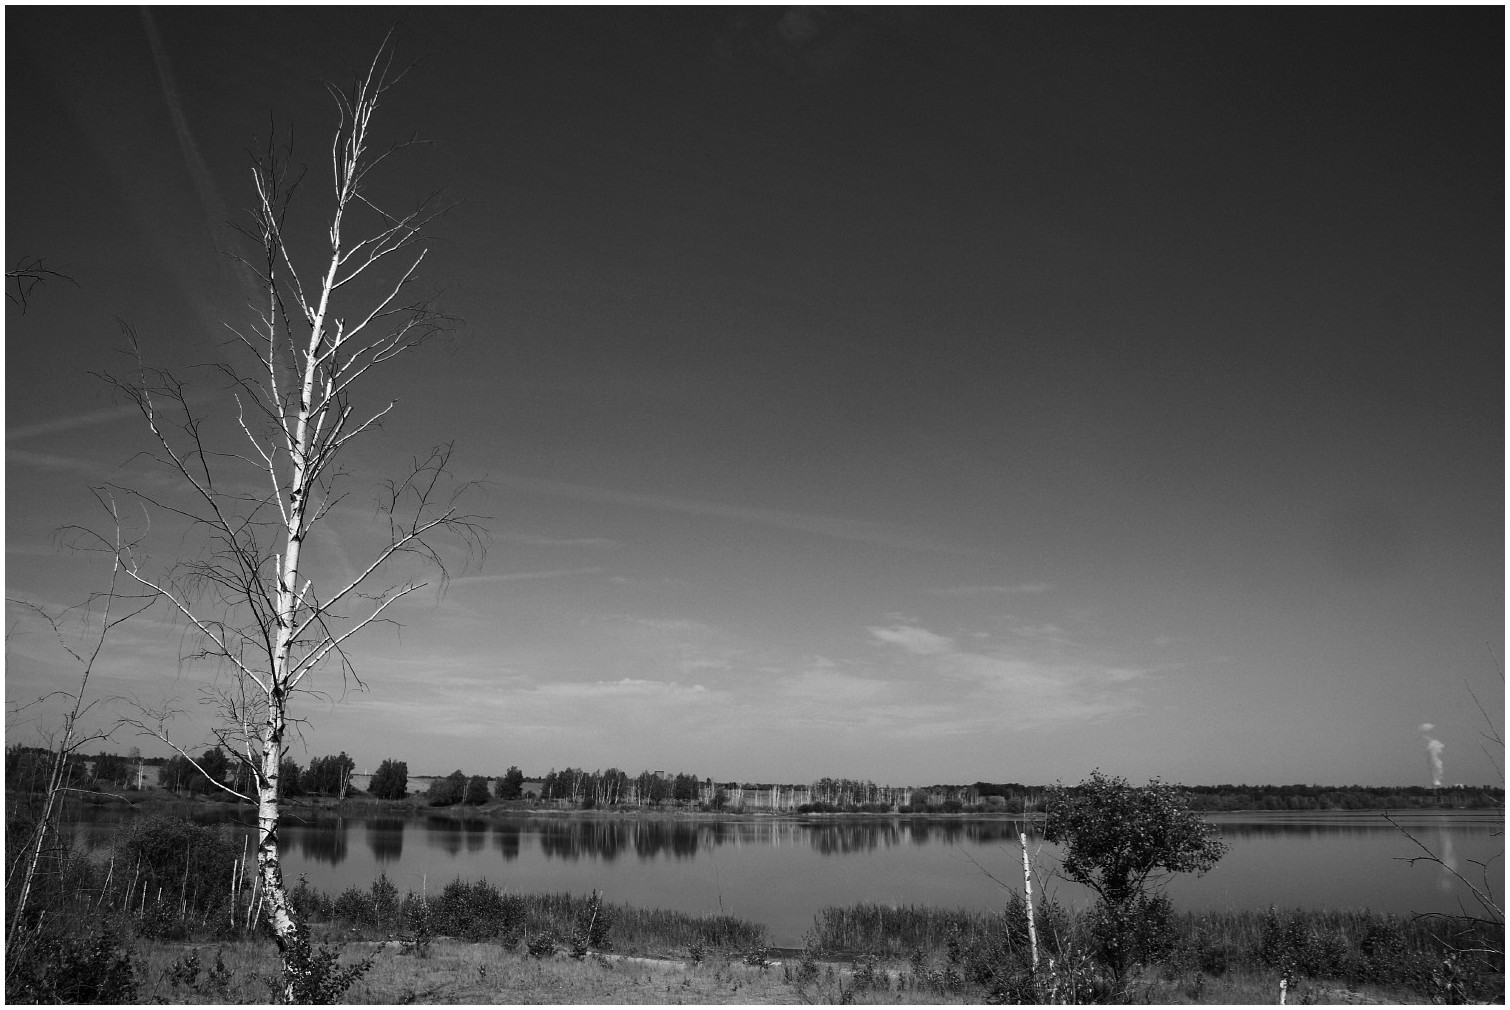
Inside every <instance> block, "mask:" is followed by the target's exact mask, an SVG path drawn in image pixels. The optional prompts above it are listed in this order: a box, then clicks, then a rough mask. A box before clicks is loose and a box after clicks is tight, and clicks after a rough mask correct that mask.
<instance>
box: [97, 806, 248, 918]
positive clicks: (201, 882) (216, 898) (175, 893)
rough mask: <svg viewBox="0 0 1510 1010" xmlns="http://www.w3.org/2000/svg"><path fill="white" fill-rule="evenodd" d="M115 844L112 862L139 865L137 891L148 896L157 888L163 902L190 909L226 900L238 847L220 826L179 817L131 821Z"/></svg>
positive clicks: (207, 908) (205, 909) (203, 909)
mask: <svg viewBox="0 0 1510 1010" xmlns="http://www.w3.org/2000/svg"><path fill="white" fill-rule="evenodd" d="M120 847H121V852H120V853H119V855H118V857H117V864H118V865H120V866H135V867H139V868H140V876H138V877H137V878H136V879H137V880H138V881H139V883H138V884H137V887H138V888H141V890H138V891H137V892H136V893H137V894H142V893H145V894H146V895H147V900H148V901H149V902H150V901H151V900H152V899H153V898H154V897H155V896H156V895H157V894H158V893H159V892H161V893H162V898H163V901H164V902H165V903H168V904H171V905H173V906H175V907H177V908H180V909H183V908H187V909H190V910H193V911H195V912H209V911H213V910H214V909H216V908H218V907H219V906H220V905H221V903H222V902H224V901H226V900H227V896H228V895H229V893H230V887H231V874H232V873H233V872H234V868H235V865H236V863H237V861H238V860H240V859H241V849H240V848H238V847H237V846H236V845H235V844H233V843H232V842H231V840H230V838H229V837H228V836H227V835H226V834H225V832H223V831H221V830H219V829H216V828H208V827H205V826H203V825H200V824H195V823H193V822H192V821H187V820H184V819H182V818H179V817H148V818H145V819H143V820H141V821H138V822H136V823H135V824H133V825H132V826H131V828H130V829H128V831H127V832H126V834H125V836H124V837H123V838H122V840H121V842H120ZM170 899H171V900H170Z"/></svg>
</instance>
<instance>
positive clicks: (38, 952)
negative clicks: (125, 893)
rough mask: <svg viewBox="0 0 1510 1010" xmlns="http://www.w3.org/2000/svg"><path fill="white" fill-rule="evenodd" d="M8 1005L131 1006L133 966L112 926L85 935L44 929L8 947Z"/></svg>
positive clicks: (128, 951) (134, 984)
mask: <svg viewBox="0 0 1510 1010" xmlns="http://www.w3.org/2000/svg"><path fill="white" fill-rule="evenodd" d="M7 948H8V949H7V950H6V956H5V967H6V977H5V999H6V1002H9V1003H132V1002H135V1000H136V990H137V965H136V961H135V958H134V957H133V951H132V949H131V948H130V947H128V946H126V945H125V943H124V942H123V941H122V940H121V937H120V934H119V933H118V932H116V930H115V929H114V928H113V927H111V926H108V925H107V926H105V927H103V928H100V929H98V930H95V929H91V930H89V931H88V932H87V933H84V934H83V935H73V936H70V935H66V934H63V933H58V932H53V931H51V930H44V931H40V932H35V933H30V934H28V935H26V936H25V937H23V938H21V939H20V940H19V941H18V942H17V943H16V944H14V945H11V944H7Z"/></svg>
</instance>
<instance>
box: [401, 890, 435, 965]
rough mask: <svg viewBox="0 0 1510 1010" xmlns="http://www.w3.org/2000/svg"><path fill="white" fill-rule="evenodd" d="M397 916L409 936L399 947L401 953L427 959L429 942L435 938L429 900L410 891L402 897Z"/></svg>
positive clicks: (433, 917) (433, 916)
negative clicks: (401, 919) (404, 925)
mask: <svg viewBox="0 0 1510 1010" xmlns="http://www.w3.org/2000/svg"><path fill="white" fill-rule="evenodd" d="M399 914H400V916H401V917H402V918H403V921H404V922H405V923H406V924H407V925H408V927H409V930H410V935H409V936H408V937H407V938H406V939H405V940H404V941H403V942H402V944H401V945H400V951H401V953H404V954H413V955H415V956H416V957H421V958H425V957H429V956H430V941H431V940H432V939H433V938H434V936H435V915H434V912H433V910H432V909H431V907H430V902H429V900H428V899H427V898H425V897H423V896H420V895H416V894H414V892H412V891H411V892H410V893H408V894H406V895H404V900H403V902H402V903H401V904H400V906H399Z"/></svg>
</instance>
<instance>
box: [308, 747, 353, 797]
mask: <svg viewBox="0 0 1510 1010" xmlns="http://www.w3.org/2000/svg"><path fill="white" fill-rule="evenodd" d="M356 767H357V763H356V762H355V761H353V760H352V759H351V758H349V757H347V756H346V752H345V751H342V752H341V753H339V754H335V755H332V756H330V757H323V758H314V759H312V760H311V761H310V762H309V770H308V771H306V772H305V773H304V776H303V783H302V784H303V786H304V791H305V792H307V793H319V794H322V795H325V796H339V797H343V798H344V797H345V795H346V793H347V792H348V791H350V789H351V776H352V773H353V772H355V771H356Z"/></svg>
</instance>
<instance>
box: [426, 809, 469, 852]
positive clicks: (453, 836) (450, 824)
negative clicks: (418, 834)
mask: <svg viewBox="0 0 1510 1010" xmlns="http://www.w3.org/2000/svg"><path fill="white" fill-rule="evenodd" d="M425 839H426V842H427V843H428V844H429V846H430V848H432V849H439V850H440V851H441V852H444V853H445V854H446V855H448V856H454V855H456V854H457V853H458V852H460V851H461V829H460V827H459V826H458V825H457V823H456V821H455V820H453V819H452V818H450V817H441V816H439V815H436V814H430V815H429V816H427V817H426V818H425Z"/></svg>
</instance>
